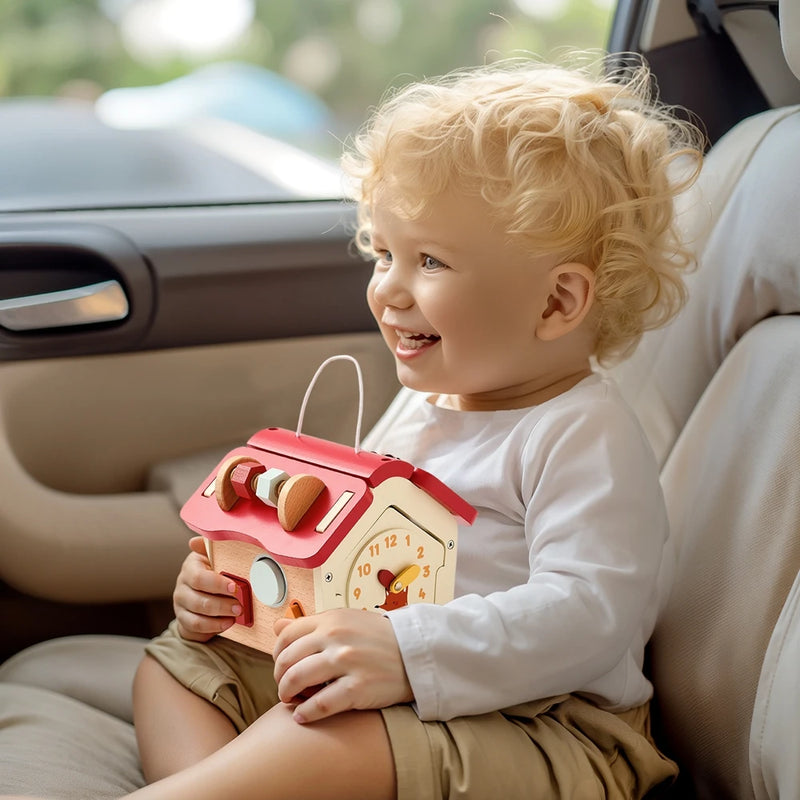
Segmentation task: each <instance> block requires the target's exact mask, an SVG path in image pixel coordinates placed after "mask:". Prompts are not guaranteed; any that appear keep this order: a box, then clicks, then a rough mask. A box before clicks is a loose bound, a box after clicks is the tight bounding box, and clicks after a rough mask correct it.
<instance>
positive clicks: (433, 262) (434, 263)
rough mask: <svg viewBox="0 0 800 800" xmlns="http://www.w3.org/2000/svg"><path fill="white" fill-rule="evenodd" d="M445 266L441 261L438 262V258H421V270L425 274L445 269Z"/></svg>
mask: <svg viewBox="0 0 800 800" xmlns="http://www.w3.org/2000/svg"><path fill="white" fill-rule="evenodd" d="M446 267H447V264H445V263H444V262H443V261H439V259H438V258H434V257H433V256H423V257H422V269H423V270H425V271H426V272H435V271H436V270H438V269H445V268H446Z"/></svg>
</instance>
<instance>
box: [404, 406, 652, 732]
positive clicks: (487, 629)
mask: <svg viewBox="0 0 800 800" xmlns="http://www.w3.org/2000/svg"><path fill="white" fill-rule="evenodd" d="M600 405H601V406H603V407H601V408H599V409H596V408H592V409H591V411H589V410H587V409H586V408H580V407H579V408H570V407H566V408H563V409H557V410H556V411H554V412H553V413H552V414H549V415H545V416H544V417H543V418H542V419H541V420H540V421H539V423H538V424H537V425H536V426H535V428H534V430H533V432H532V433H531V435H530V436H529V438H528V440H527V442H526V443H525V445H524V447H523V448H522V456H521V457H522V458H523V460H524V463H523V465H522V471H521V474H522V486H521V487H520V491H521V493H522V495H523V499H524V502H525V507H526V511H525V538H526V542H527V545H528V555H529V567H530V577H529V580H528V581H527V583H525V584H523V585H520V586H515V587H513V588H511V589H508V590H506V591H501V592H495V593H492V594H489V595H487V596H485V597H482V596H479V595H476V594H469V595H465V596H462V597H459V598H456V599H455V600H453V601H452V602H450V603H448V604H446V605H443V606H435V605H427V604H414V605H410V606H408V607H406V608H403V609H398V610H397V611H394V612H392V613H391V614H390V615H389V618H390V620H391V622H392V625H393V627H394V631H395V634H396V636H397V640H398V643H399V645H400V650H401V653H402V656H403V661H404V664H405V667H406V671H407V673H408V677H409V681H410V683H411V686H412V689H413V691H414V696H415V707H416V710H417V713H418V714H419V716H420V717H421V718H422V719H423V720H432V719H440V720H446V719H451V718H453V717H456V716H464V715H470V714H480V713H484V712H487V711H492V710H496V709H499V708H505V707H508V706H512V705H515V704H517V703H521V702H527V701H530V700H535V699H539V698H544V697H550V696H554V695H559V694H563V693H567V692H576V691H581V690H585V689H586V687H589V686H591V685H592V684H593V682H596V681H597V680H598V679H600V678H602V676H604V675H606V674H607V673H609V672H610V671H611V670H613V669H614V668H615V667H616V666H618V665H619V664H620V663H622V662H623V661H625V660H626V659H629V658H630V650H631V648H632V646H634V645H637V644H638V646H641V644H642V642H643V641H644V639H646V638H647V636H649V630H647V631H643V628H644V627H646V626H647V622H646V619H645V618H646V616H647V614H648V613H650V612H649V610H650V609H652V608H653V606H654V604H655V602H656V601H655V596H656V585H657V576H658V572H659V565H660V562H661V558H662V552H663V549H664V543H665V541H666V539H667V531H668V526H667V519H666V511H665V507H664V500H663V496H662V493H661V488H660V484H659V479H658V470H657V467H656V464H655V459H654V457H653V455H652V451H651V450H650V447H649V445H648V443H647V442H646V440H645V438H644V435H643V434H642V433H641V430H640V428H639V427H638V424H637V423H636V421H635V419H634V418H633V417H632V413H631V412H629V410H628V409H627V408H625V407H621V406H619V404H617V403H611V402H609V403H608V404H605V403H601V404H600ZM640 679H642V678H641V675H640Z"/></svg>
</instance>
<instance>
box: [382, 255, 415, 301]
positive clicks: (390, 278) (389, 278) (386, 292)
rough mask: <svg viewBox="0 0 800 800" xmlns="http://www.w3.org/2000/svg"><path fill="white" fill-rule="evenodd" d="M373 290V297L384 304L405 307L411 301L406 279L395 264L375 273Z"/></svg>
mask: <svg viewBox="0 0 800 800" xmlns="http://www.w3.org/2000/svg"><path fill="white" fill-rule="evenodd" d="M373 291H374V294H375V299H376V300H377V301H378V302H379V303H380V304H381V305H384V306H394V307H396V308H407V307H408V306H410V305H411V304H412V303H413V299H412V295H411V291H410V289H409V287H408V285H407V281H406V280H405V279H404V277H403V275H402V273H401V271H400V269H399V268H398V267H397V265H396V264H393V265H392V266H391V267H389V269H388V270H386V271H385V272H381V273H379V274H377V275H375V277H374V288H373Z"/></svg>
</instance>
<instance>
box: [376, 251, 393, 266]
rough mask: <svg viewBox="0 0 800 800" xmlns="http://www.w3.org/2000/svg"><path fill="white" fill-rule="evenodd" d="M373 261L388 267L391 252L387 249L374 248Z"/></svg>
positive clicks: (390, 260)
mask: <svg viewBox="0 0 800 800" xmlns="http://www.w3.org/2000/svg"><path fill="white" fill-rule="evenodd" d="M375 261H376V262H377V263H378V264H380V265H381V266H384V267H388V266H389V265H390V264H391V263H392V261H393V258H392V254H391V253H390V252H389V251H388V250H376V251H375Z"/></svg>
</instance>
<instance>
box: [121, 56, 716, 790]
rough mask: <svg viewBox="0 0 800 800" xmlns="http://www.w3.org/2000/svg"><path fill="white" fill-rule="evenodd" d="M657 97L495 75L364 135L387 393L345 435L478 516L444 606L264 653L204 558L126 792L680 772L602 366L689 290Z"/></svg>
mask: <svg viewBox="0 0 800 800" xmlns="http://www.w3.org/2000/svg"><path fill="white" fill-rule="evenodd" d="M649 86H650V76H649V75H648V73H647V71H646V69H644V68H639V69H638V70H636V71H634V72H633V74H628V75H627V76H624V77H623V76H614V77H613V78H611V77H608V76H600V77H598V76H596V75H594V74H592V72H591V70H590V69H588V68H584V67H581V68H561V67H553V66H547V65H543V64H539V63H532V62H530V61H514V62H504V63H501V64H498V65H494V66H489V67H485V68H481V69H475V70H470V71H465V72H462V73H458V74H452V75H449V76H447V77H445V78H444V79H441V80H438V81H432V82H427V83H419V84H414V85H411V86H409V87H407V88H405V89H403V90H401V91H398V92H396V93H395V94H394V95H393V96H391V97H390V98H389V99H388V100H386V102H384V103H383V105H382V106H381V107H380V108H378V110H377V111H376V112H375V113H374V115H373V116H372V118H371V120H370V121H369V123H368V124H367V126H366V127H365V128H364V129H363V131H362V132H361V133H360V134H359V135H358V136H357V137H356V138H355V140H354V142H353V144H352V147H351V148H350V149H349V152H348V153H347V154H346V155H345V157H344V161H343V164H344V169H345V171H346V173H347V175H348V176H349V177H350V179H351V181H352V185H353V187H354V191H355V193H356V196H357V201H358V231H357V237H356V241H357V244H358V246H359V247H360V249H361V250H362V251H363V252H364V253H365V254H366V255H367V256H368V257H369V258H371V259H373V260H374V264H375V267H374V273H373V276H372V279H371V281H370V283H369V287H368V290H367V299H368V302H369V306H370V308H371V310H372V313H373V314H374V316H375V319H376V320H377V323H378V325H379V327H380V330H381V333H382V335H383V338H384V339H385V341H386V344H387V345H388V347H389V349H390V351H391V352H392V354H393V356H394V359H395V363H396V367H397V375H398V377H399V379H400V382H401V383H402V385H403V387H404V388H403V389H402V390H401V392H400V394H399V396H398V397H397V399H396V400H395V402H394V403H393V405H392V406H391V407H390V408H389V410H388V411H387V412H386V414H385V416H384V417H383V418H382V419H381V421H380V422H379V423H378V425H377V427H376V428H375V430H374V431H373V432H372V433H371V435H370V437H368V439H367V440H366V441H365V443H364V446H365V447H366V448H368V449H374V450H377V451H379V452H389V453H392V454H393V455H395V456H398V457H400V458H403V459H405V460H407V461H410V462H412V463H414V464H415V465H417V466H419V467H421V468H423V469H425V470H427V471H429V472H431V473H433V474H434V475H436V476H437V477H438V478H439V479H441V480H442V481H444V482H445V483H446V484H448V485H449V486H450V487H451V488H452V489H453V490H454V491H456V492H458V493H459V494H460V495H461V496H462V497H464V499H465V500H467V501H468V502H469V503H470V504H472V505H473V506H474V507H475V508H477V509H478V512H479V513H478V519H477V521H476V523H475V524H474V525H473V526H472V527H470V528H465V529H464V530H462V531H461V532H460V534H459V556H458V566H457V577H456V598H455V599H454V600H453V601H452V602H450V603H447V604H446V605H442V606H436V605H429V604H414V605H410V606H408V607H405V608H401V609H398V610H395V611H391V612H389V613H386V614H378V613H374V612H366V611H360V610H355V609H338V610H334V611H328V612H325V613H322V614H318V615H314V616H310V617H304V618H301V619H297V620H291V621H290V620H281V621H279V622H278V623H277V624H276V632H277V633H278V640H277V644H276V648H275V653H274V663H273V660H272V658H270V657H269V656H267V655H265V654H263V653H260V652H255V651H252V650H249V649H248V648H245V647H243V646H241V645H239V644H237V643H235V642H231V641H229V640H226V639H224V638H219V637H214V634H215V633H218V632H219V631H220V630H222V629H224V628H225V627H227V626H229V625H230V624H232V617H233V616H234V615H236V614H237V613H238V608H237V607H235V600H234V599H233V598H232V597H230V591H231V588H232V587H230V586H228V584H227V579H225V578H224V577H222V576H220V575H217V574H215V573H214V572H212V571H211V569H210V566H209V564H208V562H207V560H206V559H205V555H204V553H203V549H202V542H201V541H200V540H193V543H192V551H193V552H192V553H191V554H190V555H189V557H188V558H187V560H186V562H185V563H184V567H183V570H182V572H181V575H180V577H179V579H178V583H177V586H176V591H175V597H174V600H175V607H176V621H175V622H174V623H173V624H172V625H171V627H170V629H169V630H168V631H167V632H166V633H165V634H163V635H162V636H161V637H159V638H158V639H156V640H154V641H153V642H152V643H151V644H150V646H149V648H148V655H147V657H146V658H145V660H144V661H143V663H142V665H141V666H140V669H139V673H138V675H137V680H136V686H135V717H136V727H137V735H138V738H139V743H140V749H141V755H142V761H143V766H144V770H145V774H146V776H147V778H148V780H150V781H154V782H153V783H151V784H150V785H149V786H147V787H145V788H144V789H141V790H139V791H137V792H135V793H134V794H133V795H132V797H136V798H141V800H147V799H148V798H149V799H150V800H156V799H158V798H176V800H177V799H179V798H181V799H182V798H188V797H191V798H193V800H204V799H205V798H208V800H211V799H212V798H214V800H216V798H219V797H223V796H230V797H236V798H238V800H245V799H246V798H258V799H259V800H265V799H266V798H293V799H294V800H297V799H298V798H305V797H309V798H311V797H326V798H337V797H341V798H347V800H352V799H353V798H359V800H366V799H367V798H394V797H397V798H401V799H403V800H423V799H425V798H444V797H447V798H455V797H458V798H503V800H513V798H542V799H544V798H547V799H548V800H550V799H551V798H561V797H563V798H573V799H574V798H581V799H583V798H585V799H586V800H589V798H640V797H642V796H644V795H645V794H646V793H647V792H648V791H649V790H650V789H651V788H653V787H654V786H657V785H658V784H660V783H662V782H664V781H669V780H670V779H672V777H673V776H674V774H675V771H676V770H675V766H674V764H673V763H672V762H671V761H669V760H668V759H667V758H665V757H664V756H663V755H661V754H660V753H659V751H658V750H657V748H656V747H655V746H654V744H653V741H652V739H651V737H650V732H649V712H648V704H649V701H650V698H651V694H652V687H651V685H650V683H649V681H648V680H647V678H646V676H645V675H644V673H643V669H642V665H643V658H644V648H645V644H646V642H647V640H648V638H649V637H650V634H651V632H652V630H653V626H654V624H655V620H656V616H657V613H658V610H659V603H660V601H661V600H662V599H663V598H662V597H660V595H659V586H661V585H663V584H664V580H663V579H664V577H665V575H666V574H667V573H668V570H669V560H668V559H666V558H665V556H664V551H665V542H666V541H667V536H668V529H667V518H666V513H665V508H664V501H663V497H662V494H661V489H660V486H659V477H658V469H657V466H656V463H655V460H654V457H653V455H652V453H651V450H650V447H649V445H648V443H647V441H646V439H645V437H644V435H643V433H642V431H641V429H640V427H639V425H638V423H637V420H636V418H635V416H634V414H633V413H632V411H631V410H630V409H629V408H628V407H627V406H626V405H625V403H624V402H623V400H622V399H621V397H620V394H619V392H618V390H617V389H616V387H615V385H614V384H613V382H612V381H611V380H610V379H609V378H608V377H604V376H603V374H602V373H601V372H599V371H598V370H597V369H596V367H595V365H597V364H599V365H606V364H611V363H613V362H614V361H615V360H617V359H619V358H621V357H624V356H625V355H627V354H629V353H630V352H631V350H632V349H633V348H634V347H635V345H636V343H637V342H638V340H639V339H640V337H641V335H642V333H643V331H645V330H646V329H648V328H652V327H656V326H659V325H663V324H665V323H666V322H667V321H668V320H670V319H671V318H672V317H673V316H674V314H675V313H676V312H677V311H678V309H679V308H680V306H681V304H682V302H683V300H684V286H683V283H682V278H681V271H682V270H683V268H685V267H686V266H687V265H688V264H689V262H690V259H689V256H688V253H687V252H686V250H685V249H684V248H683V247H682V246H681V243H680V242H679V241H678V238H677V235H676V229H675V221H674V210H673V202H674V198H675V196H676V194H677V193H678V192H679V191H682V190H683V189H684V188H686V186H688V185H689V183H690V182H691V180H692V179H693V177H694V175H695V174H696V172H697V169H698V168H699V162H700V153H701V150H700V147H699V142H700V139H699V137H698V135H697V133H696V131H695V130H694V129H693V128H691V126H689V125H687V124H684V123H681V122H678V121H677V120H676V119H675V118H674V117H673V116H672V115H671V114H670V113H669V112H668V110H666V109H665V108H663V107H661V106H660V105H659V104H658V103H657V102H655V101H653V100H652V99H651V98H650V96H649V91H648V90H649ZM682 162H685V163H682ZM679 176H682V177H680V178H679ZM316 686H322V687H323V688H322V689H320V690H319V691H316V692H315V693H309V692H305V691H304V690H307V689H308V688H309V687H316Z"/></svg>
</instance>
